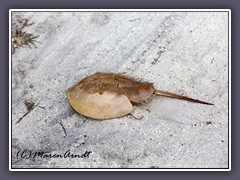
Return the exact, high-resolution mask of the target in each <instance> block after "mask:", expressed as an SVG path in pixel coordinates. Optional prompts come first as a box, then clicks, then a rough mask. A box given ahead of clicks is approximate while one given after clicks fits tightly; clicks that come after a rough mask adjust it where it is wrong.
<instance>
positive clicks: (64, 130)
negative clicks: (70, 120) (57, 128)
mask: <svg viewBox="0 0 240 180" xmlns="http://www.w3.org/2000/svg"><path fill="white" fill-rule="evenodd" d="M60 125H61V126H62V129H63V132H64V134H65V136H66V137H67V132H66V129H65V127H64V126H63V124H62V123H60Z"/></svg>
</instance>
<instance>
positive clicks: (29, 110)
mask: <svg viewBox="0 0 240 180" xmlns="http://www.w3.org/2000/svg"><path fill="white" fill-rule="evenodd" d="M38 104H39V103H38ZM38 104H36V105H34V106H32V107H31V108H30V109H28V111H27V112H26V113H25V114H24V115H23V116H22V117H21V118H19V119H18V120H17V122H16V123H15V124H17V123H19V122H20V121H22V119H23V118H24V117H25V116H27V115H28V114H29V113H30V112H31V111H32V110H33V109H34V108H35V107H37V106H38Z"/></svg>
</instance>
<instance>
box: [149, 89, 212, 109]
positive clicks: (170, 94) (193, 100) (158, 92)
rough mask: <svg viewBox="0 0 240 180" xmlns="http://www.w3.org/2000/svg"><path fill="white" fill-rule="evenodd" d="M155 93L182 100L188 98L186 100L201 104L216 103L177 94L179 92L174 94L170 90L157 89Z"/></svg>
mask: <svg viewBox="0 0 240 180" xmlns="http://www.w3.org/2000/svg"><path fill="white" fill-rule="evenodd" d="M154 94H157V95H160V96H166V97H171V98H177V99H182V100H186V101H190V102H194V103H200V104H206V105H214V104H212V103H208V102H204V101H199V100H197V99H192V98H188V97H186V96H180V95H177V94H174V93H169V92H166V91H161V90H155V91H154Z"/></svg>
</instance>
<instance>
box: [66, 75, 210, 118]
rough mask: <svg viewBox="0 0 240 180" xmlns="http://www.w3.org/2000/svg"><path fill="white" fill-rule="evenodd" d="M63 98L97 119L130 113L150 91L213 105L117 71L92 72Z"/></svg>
mask: <svg viewBox="0 0 240 180" xmlns="http://www.w3.org/2000/svg"><path fill="white" fill-rule="evenodd" d="M66 94H67V98H68V100H69V102H70V104H71V106H72V107H73V109H75V110H76V111H77V112H78V113H80V114H82V115H84V116H86V117H90V118H92V119H97V120H106V119H113V118H119V117H122V116H125V115H127V114H130V113H131V112H132V111H133V110H134V108H133V105H132V104H137V103H142V102H146V100H148V99H149V98H150V97H151V96H152V95H153V94H157V95H160V96H167V97H172V98H178V99H182V100H187V101H191V102H195V103H201V104H207V105H213V104H211V103H207V102H203V101H199V100H197V99H192V98H188V97H186V96H181V95H177V94H173V93H169V92H165V91H161V90H155V89H154V87H153V83H148V82H139V81H137V80H134V79H133V78H130V77H127V76H125V75H123V74H120V73H117V74H115V73H101V72H98V73H95V74H93V75H90V76H88V77H86V78H84V79H82V80H81V81H79V82H78V83H77V84H75V85H74V86H72V87H70V88H68V89H67V91H66Z"/></svg>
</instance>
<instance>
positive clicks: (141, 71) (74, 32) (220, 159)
mask: <svg viewBox="0 0 240 180" xmlns="http://www.w3.org/2000/svg"><path fill="white" fill-rule="evenodd" d="M28 17H30V20H29V21H31V22H34V23H35V24H33V25H31V26H29V27H26V31H27V32H29V33H32V34H34V35H39V37H38V38H37V41H39V43H36V46H38V48H34V47H33V46H32V48H31V49H30V48H29V47H28V46H25V47H20V48H19V49H16V51H15V53H14V54H13V55H12V161H13V162H14V164H13V167H14V168H33V167H47V168H57V167H66V168H98V167H102V168H109V167H111V168H119V167H121V168H130V167H135V168H137V167H141V168H149V167H152V168H153V167H156V168H194V167H199V168H227V167H228V14H227V12H63V13H61V12H55V13H54V12H28V13H27V12H21V13H19V12H15V13H13V17H12V20H13V22H16V21H17V19H19V18H28ZM95 72H125V73H126V74H127V75H130V76H133V77H136V78H140V79H143V80H145V81H150V82H153V83H154V86H155V88H156V89H160V90H165V91H169V92H173V93H178V94H182V95H185V96H188V97H192V98H196V99H199V100H203V101H207V102H212V103H214V104H215V105H214V106H207V105H202V104H195V103H190V102H186V101H181V100H177V99H171V98H166V97H159V96H155V97H154V98H152V99H151V100H150V101H149V102H148V103H146V104H142V105H137V106H135V108H136V110H135V112H134V114H133V115H134V116H131V115H129V116H125V117H122V118H118V119H114V120H108V121H96V120H92V119H89V118H86V117H84V116H82V115H80V114H77V113H76V112H75V111H74V110H73V109H72V108H71V106H70V104H69V102H68V101H67V98H66V94H65V90H66V89H67V88H68V87H70V86H72V85H74V84H75V83H76V82H78V81H79V80H81V79H82V78H84V77H86V76H88V75H91V74H93V73H95ZM29 100H31V101H33V102H34V103H36V104H37V103H39V105H38V106H37V107H35V108H34V109H33V110H32V111H31V112H30V113H28V114H27V115H26V116H25V117H24V118H23V119H22V120H21V121H20V122H19V123H17V124H15V123H16V122H17V121H18V119H19V118H21V117H22V116H23V115H24V114H25V113H26V112H27V108H26V105H25V104H24V102H25V101H29ZM61 124H62V125H63V126H64V127H65V130H66V134H67V136H66V135H65V134H64V130H63V128H62V126H61ZM25 149H27V150H32V152H36V151H44V152H50V153H51V154H61V155H63V154H64V153H65V152H66V151H67V150H70V152H71V153H73V154H80V155H81V154H83V153H84V152H85V151H91V154H90V155H89V157H88V158H69V157H68V158H40V157H36V158H33V157H31V158H29V159H27V158H23V159H21V160H19V158H17V157H16V156H17V155H16V154H17V152H18V151H19V150H20V151H21V152H22V151H23V150H25Z"/></svg>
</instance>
